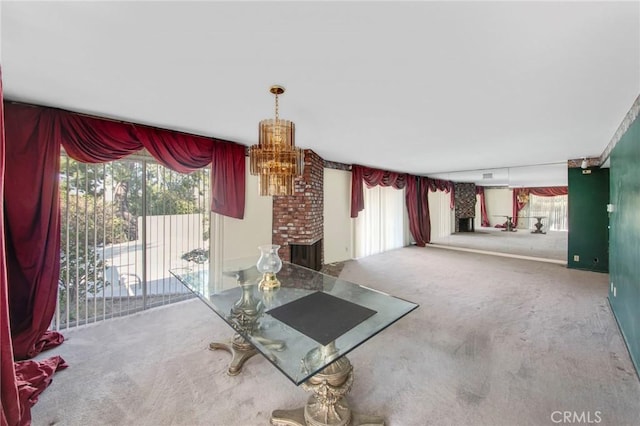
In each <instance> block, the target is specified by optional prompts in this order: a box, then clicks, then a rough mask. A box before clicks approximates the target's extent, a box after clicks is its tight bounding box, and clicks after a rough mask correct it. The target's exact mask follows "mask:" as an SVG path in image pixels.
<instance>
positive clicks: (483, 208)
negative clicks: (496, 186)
mask: <svg viewBox="0 0 640 426" xmlns="http://www.w3.org/2000/svg"><path fill="white" fill-rule="evenodd" d="M476 195H479V196H480V223H481V224H482V226H485V227H488V226H490V223H489V216H488V215H487V203H486V201H485V197H484V186H478V185H476Z"/></svg>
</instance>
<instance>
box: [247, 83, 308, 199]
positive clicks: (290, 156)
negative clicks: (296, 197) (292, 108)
mask: <svg viewBox="0 0 640 426" xmlns="http://www.w3.org/2000/svg"><path fill="white" fill-rule="evenodd" d="M269 91H270V92H271V93H273V94H274V95H275V96H276V108H275V109H276V116H275V119H266V120H262V121H261V122H260V126H259V139H258V145H253V146H252V147H251V148H249V159H250V162H251V167H250V171H251V174H252V175H254V176H256V175H257V176H258V190H259V193H260V195H293V192H294V188H295V184H294V180H295V177H296V176H300V175H301V174H302V167H303V153H302V149H300V148H296V146H295V145H296V143H295V124H293V122H292V121H289V120H281V119H280V116H279V111H278V95H281V94H283V93H284V87H282V86H271V89H270V90H269Z"/></svg>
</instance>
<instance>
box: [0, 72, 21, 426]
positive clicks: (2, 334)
mask: <svg viewBox="0 0 640 426" xmlns="http://www.w3.org/2000/svg"><path fill="white" fill-rule="evenodd" d="M4 152H5V143H4V104H3V102H2V70H0V195H1V194H2V193H4V169H5V154H4ZM8 290H9V286H8V283H7V269H6V255H5V248H4V199H3V198H2V197H0V397H1V398H2V406H1V407H2V411H0V425H3V426H4V425H12V426H13V425H17V424H19V423H20V400H19V398H18V384H17V381H16V371H15V366H14V363H13V346H12V344H11V327H10V325H9V295H8Z"/></svg>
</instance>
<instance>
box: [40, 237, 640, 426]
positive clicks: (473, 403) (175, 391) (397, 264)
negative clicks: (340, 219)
mask: <svg viewBox="0 0 640 426" xmlns="http://www.w3.org/2000/svg"><path fill="white" fill-rule="evenodd" d="M341 277H342V278H343V279H347V280H349V281H353V282H356V283H360V284H364V285H367V286H370V287H372V288H375V289H378V290H381V291H385V292H388V293H391V294H393V295H395V296H398V297H402V298H405V299H408V300H411V301H414V302H416V303H419V304H420V307H419V308H418V309H417V310H416V311H414V312H413V313H411V314H409V315H408V316H406V317H405V318H403V319H401V320H400V321H398V322H397V323H396V324H394V325H392V326H391V327H389V328H387V329H386V330H384V331H383V332H381V333H380V334H378V335H377V336H375V337H374V338H372V339H371V340H369V341H368V342H366V343H364V344H363V345H362V346H360V347H359V348H356V349H355V350H354V351H353V352H352V353H351V354H350V355H349V359H350V360H351V362H352V363H353V365H354V374H355V381H354V385H353V388H352V391H351V393H350V394H349V399H350V402H351V405H352V408H353V409H354V410H355V411H358V412H362V413H365V414H374V415H381V416H384V417H385V419H386V424H387V425H396V426H412V425H416V426H417V425H553V424H555V423H556V422H555V420H558V419H562V418H563V416H565V414H566V413H570V416H571V419H573V420H580V419H582V420H583V422H582V424H586V423H587V420H591V423H594V422H595V421H596V420H599V422H598V423H599V424H602V425H637V424H640V422H639V420H640V402H639V401H640V382H639V380H638V377H637V375H636V373H635V370H634V369H633V366H632V363H631V360H630V358H629V355H628V352H627V350H626V348H625V345H624V342H623V340H622V338H621V336H620V332H619V330H618V328H617V325H616V323H615V319H614V317H613V315H612V313H611V309H610V307H609V304H608V301H607V299H606V297H607V286H608V283H607V279H608V276H607V275H606V274H599V273H594V272H586V271H577V270H570V269H566V268H565V267H563V266H561V265H557V264H552V263H543V262H532V261H528V260H521V259H511V258H504V257H496V256H487V255H482V254H477V253H468V252H458V251H451V250H444V249H439V248H436V247H427V248H418V247H406V248H402V249H398V250H392V251H389V252H386V253H382V254H379V255H374V256H369V257H366V258H362V259H358V260H354V261H350V262H347V263H346V264H345V265H344V268H343V270H342V272H341ZM64 334H65V336H66V338H67V341H66V342H65V343H64V344H63V345H61V346H60V347H58V348H56V349H54V350H52V351H49V352H47V353H45V354H41V356H40V357H41V358H44V357H47V356H51V355H55V354H60V355H62V356H63V357H64V358H65V360H66V361H67V363H68V364H69V366H70V367H69V368H68V369H66V370H63V371H61V372H59V373H57V374H56V375H55V376H54V379H53V383H52V384H51V386H50V387H49V388H48V389H47V390H46V391H45V392H44V393H43V394H42V395H41V396H40V401H39V402H38V403H37V404H36V405H35V406H34V408H33V410H32V414H33V424H34V425H36V426H40V425H136V426H137V425H216V426H217V425H220V426H234V425H239V426H249V425H267V424H269V416H270V413H271V411H272V410H273V409H277V408H295V407H298V406H302V405H303V404H304V402H305V401H306V398H307V396H308V395H307V394H306V393H305V392H304V391H303V390H302V389H301V388H299V387H296V386H295V385H293V384H292V383H291V382H290V381H289V380H288V379H286V378H285V377H284V376H283V375H282V374H281V373H280V372H279V371H278V370H277V369H275V368H274V367H273V366H272V365H271V364H270V363H268V362H267V361H266V360H265V359H263V358H261V357H260V356H256V357H254V358H252V359H251V360H249V361H248V363H247V364H246V365H245V368H244V370H243V372H242V373H241V374H240V375H239V376H235V377H230V376H228V375H227V374H226V368H227V362H228V360H229V356H228V354H227V353H225V352H221V351H216V352H212V351H209V350H208V344H209V342H210V341H212V340H225V339H227V338H229V337H230V336H231V334H232V333H231V329H230V328H229V327H228V326H227V325H226V324H225V323H224V322H223V321H222V320H221V319H219V318H218V317H217V316H216V315H215V314H214V313H213V312H211V311H210V310H209V309H208V308H207V307H206V306H205V305H204V304H202V303H201V302H200V301H199V300H190V301H186V302H180V303H178V304H175V305H171V306H166V307H162V308H157V309H153V310H149V311H145V312H142V313H138V314H135V315H132V316H129V317H122V318H116V319H113V320H108V321H105V322H103V323H98V324H93V325H88V326H83V327H81V328H78V329H75V330H70V331H67V332H65V333H64ZM565 412H566V413H565ZM573 423H574V424H575V423H578V422H577V421H574V422H573Z"/></svg>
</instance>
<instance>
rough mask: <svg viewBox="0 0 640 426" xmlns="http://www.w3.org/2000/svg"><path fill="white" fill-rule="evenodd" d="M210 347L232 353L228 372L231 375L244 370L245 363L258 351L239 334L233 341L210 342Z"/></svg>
mask: <svg viewBox="0 0 640 426" xmlns="http://www.w3.org/2000/svg"><path fill="white" fill-rule="evenodd" d="M209 349H210V350H212V351H214V350H216V349H222V350H225V351H227V352H229V353H230V354H231V362H230V363H229V369H228V370H227V374H229V375H230V376H237V375H238V374H240V371H241V370H242V366H243V365H244V363H245V362H246V361H247V360H248V359H249V358H251V357H252V356H254V355H255V354H257V353H258V351H257V350H256V348H254V347H253V345H252V344H251V343H249V342H247V341H246V340H245V339H244V338H243V337H242V336H240V335H239V334H235V335H234V336H233V340H232V341H231V343H229V344H227V343H219V342H213V343H210V344H209Z"/></svg>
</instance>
